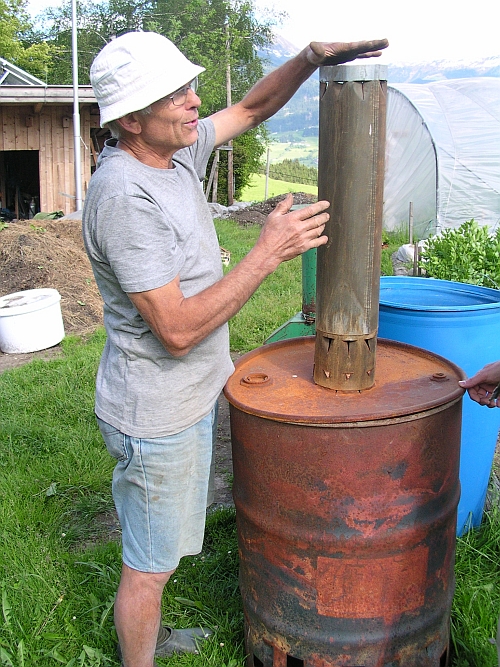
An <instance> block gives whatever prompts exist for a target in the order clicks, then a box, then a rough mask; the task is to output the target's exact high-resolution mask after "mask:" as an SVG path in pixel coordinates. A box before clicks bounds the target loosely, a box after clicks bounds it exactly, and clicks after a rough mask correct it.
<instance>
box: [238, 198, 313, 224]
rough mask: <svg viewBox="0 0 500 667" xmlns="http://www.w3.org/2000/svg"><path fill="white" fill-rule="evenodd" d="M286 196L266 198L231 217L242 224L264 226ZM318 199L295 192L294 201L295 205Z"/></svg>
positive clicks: (310, 202)
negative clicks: (270, 214)
mask: <svg viewBox="0 0 500 667" xmlns="http://www.w3.org/2000/svg"><path fill="white" fill-rule="evenodd" d="M285 197H286V195H278V196H277V197H271V199H266V201H263V202H259V203H258V204H253V205H252V206H249V207H248V208H244V209H241V210H240V211H235V212H234V213H232V214H231V219H232V220H236V221H237V222H238V223H239V224H240V225H261V226H262V225H263V224H264V223H265V221H266V218H267V216H268V215H269V213H271V211H272V210H273V209H274V208H275V207H276V205H277V204H278V203H279V202H280V201H283V199H285ZM316 201H318V198H317V197H315V196H314V195H310V194H307V193H305V192H294V193H293V203H294V205H295V206H296V205H298V204H313V203H314V202H316Z"/></svg>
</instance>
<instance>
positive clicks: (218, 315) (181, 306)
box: [129, 248, 276, 357]
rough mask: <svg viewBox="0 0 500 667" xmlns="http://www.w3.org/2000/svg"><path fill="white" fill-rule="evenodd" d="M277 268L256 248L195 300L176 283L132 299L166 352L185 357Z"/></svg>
mask: <svg viewBox="0 0 500 667" xmlns="http://www.w3.org/2000/svg"><path fill="white" fill-rule="evenodd" d="M274 268H276V267H275V266H274V265H273V264H272V263H271V262H269V261H268V260H267V259H266V258H265V257H264V256H263V255H262V253H260V252H259V250H258V248H253V249H252V250H251V251H250V252H249V254H248V255H247V256H246V257H244V258H243V259H242V261H241V262H240V263H239V264H237V265H236V266H235V267H234V268H233V269H232V270H231V271H230V272H229V273H227V274H226V275H225V276H224V277H223V278H222V279H221V280H219V281H217V282H216V283H214V284H213V285H211V286H210V287H208V288H206V289H204V290H203V291H202V292H199V293H198V294H195V295H193V296H190V297H184V295H183V294H182V291H181V290H180V286H179V281H178V280H175V281H173V282H172V283H169V284H168V285H165V286H164V287H162V288H159V289H156V290H153V291H151V292H142V293H136V294H129V297H130V299H131V301H132V302H133V303H134V305H135V306H136V308H137V309H138V311H139V312H140V313H141V315H142V317H143V319H144V320H145V321H146V322H147V323H148V325H149V326H150V328H151V330H152V331H153V333H154V334H155V336H156V337H157V338H158V339H159V340H160V342H161V343H162V344H163V346H164V347H165V349H166V350H168V352H170V354H172V356H174V357H182V356H184V355H185V354H187V353H188V352H189V351H190V350H191V349H192V348H193V347H195V346H196V345H198V344H199V343H201V341H202V340H204V339H205V338H206V337H207V336H209V335H210V334H211V333H212V332H213V331H215V329H217V328H218V327H220V326H222V325H223V324H225V323H226V322H227V321H228V320H230V319H231V317H233V316H234V315H235V314H236V313H237V312H238V311H239V310H240V309H241V308H242V307H243V306H244V304H245V303H246V302H247V301H248V299H249V298H250V297H251V296H252V294H253V293H254V292H255V290H256V289H257V288H258V287H259V285H260V284H261V283H262V282H263V280H264V279H265V278H266V277H267V276H268V275H269V274H270V273H272V271H273V270H274Z"/></svg>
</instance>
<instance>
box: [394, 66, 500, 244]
mask: <svg viewBox="0 0 500 667" xmlns="http://www.w3.org/2000/svg"><path fill="white" fill-rule="evenodd" d="M387 107H388V108H387V147H386V166H385V169H386V173H385V192H384V200H385V202H384V227H385V228H386V229H388V230H394V229H399V228H401V227H402V226H404V227H407V226H408V216H409V205H410V202H413V215H414V230H415V234H416V235H417V236H418V238H426V237H427V236H429V234H434V233H436V232H438V231H440V230H442V229H445V228H449V227H451V228H456V227H459V226H460V225H461V224H462V223H463V222H465V221H466V220H470V219H471V218H474V219H475V220H476V221H477V222H478V223H479V224H482V225H488V226H489V227H490V228H496V226H497V225H498V224H499V222H500V169H499V165H500V78H493V77H478V78H471V79H450V80H445V81H437V82H433V83H429V84H391V85H390V86H389V88H388V105H387Z"/></svg>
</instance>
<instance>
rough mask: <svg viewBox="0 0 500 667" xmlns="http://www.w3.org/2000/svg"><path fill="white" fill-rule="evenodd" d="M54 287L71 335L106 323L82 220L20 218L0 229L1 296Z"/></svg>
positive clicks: (79, 333) (65, 326) (88, 331)
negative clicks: (82, 228) (83, 232)
mask: <svg viewBox="0 0 500 667" xmlns="http://www.w3.org/2000/svg"><path fill="white" fill-rule="evenodd" d="M42 287H51V288H53V289H56V290H57V291H58V292H59V294H60V295H61V311H62V316H63V320H64V329H65V331H66V333H67V334H77V335H85V334H88V333H90V332H91V331H93V330H94V329H95V328H96V327H97V326H99V325H100V324H102V300H101V296H100V294H99V290H98V289H97V285H96V283H95V280H94V276H93V274H92V268H91V266H90V262H89V260H88V257H87V255H86V253H85V248H84V246H83V239H82V233H81V222H80V221H78V220H62V219H61V220H20V221H17V222H11V223H9V225H8V227H6V228H4V229H2V230H1V231H0V296H4V295H5V294H12V293H13V292H20V291H21V290H28V289H39V288H42Z"/></svg>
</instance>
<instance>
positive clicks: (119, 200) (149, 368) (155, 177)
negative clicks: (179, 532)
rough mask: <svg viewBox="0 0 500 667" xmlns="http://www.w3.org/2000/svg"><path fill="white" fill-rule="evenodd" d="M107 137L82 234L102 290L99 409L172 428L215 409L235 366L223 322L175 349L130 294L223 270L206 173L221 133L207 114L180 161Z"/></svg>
mask: <svg viewBox="0 0 500 667" xmlns="http://www.w3.org/2000/svg"><path fill="white" fill-rule="evenodd" d="M115 143H116V142H115V141H114V140H110V141H109V142H107V144H106V146H105V148H104V150H103V152H102V153H101V156H100V159H99V163H98V168H97V170H96V172H95V174H94V175H93V176H92V179H91V182H90V186H89V189H88V192H87V196H86V198H85V206H84V209H83V236H84V241H85V246H86V248H87V253H88V255H89V257H90V261H91V263H92V268H93V271H94V275H95V278H96V281H97V285H98V287H99V290H100V292H101V295H102V298H103V300H104V324H105V327H106V331H107V335H108V338H107V342H106V346H105V349H104V352H103V355H102V359H101V363H100V366H99V371H98V374H97V386H96V403H95V410H96V414H97V416H98V417H100V418H101V419H103V420H104V421H106V422H108V423H110V424H111V425H112V426H115V427H116V428H118V429H119V430H120V431H122V432H124V433H127V434H128V435H131V436H133V437H161V436H165V435H172V434H174V433H178V432H179V431H182V430H184V429H185V428H188V427H189V426H192V425H193V424H195V423H196V422H197V421H199V420H200V419H202V418H203V417H205V416H206V415H207V414H208V413H209V412H210V410H211V409H212V407H213V405H214V403H215V401H216V400H217V397H218V395H219V393H220V391H221V389H222V387H223V386H224V384H225V383H226V380H227V379H228V377H229V375H230V374H231V373H232V372H233V370H234V368H233V364H232V361H231V358H230V356H229V335H228V328H227V325H224V326H222V327H219V328H218V329H216V330H215V331H214V332H213V333H212V334H210V335H209V336H208V337H207V338H205V339H204V340H203V341H202V342H201V343H200V344H199V345H197V346H196V347H195V348H193V349H192V350H191V351H190V352H189V353H188V354H186V355H185V356H183V357H177V358H175V357H173V356H172V355H170V354H169V353H168V352H167V350H166V349H165V348H164V347H163V345H162V344H161V343H160V341H159V340H158V339H157V338H156V336H155V335H154V334H153V333H152V331H151V330H150V328H149V327H148V325H147V324H146V322H145V321H144V320H143V319H142V317H141V316H140V314H139V313H138V311H137V309H136V308H135V307H134V305H133V304H132V302H131V301H130V299H129V298H128V296H127V292H143V291H147V290H151V289H155V288H157V287H162V286H163V285H166V284H167V283H169V282H170V281H171V280H173V279H174V278H175V277H176V276H177V275H179V276H180V286H181V290H182V293H183V294H184V296H185V297H189V296H192V295H193V294H197V293H199V292H201V291H202V290H204V289H206V288H207V287H209V286H210V285H212V284H213V283H215V282H216V281H217V280H219V279H220V278H221V277H222V264H221V257H220V248H219V243H218V240H217V234H216V232H215V229H214V225H213V222H212V217H211V215H210V211H209V209H208V206H207V202H206V199H205V196H204V194H203V189H202V185H201V179H202V178H203V175H204V173H205V169H206V165H207V161H208V158H209V156H210V153H211V151H212V149H213V147H214V143H215V130H214V126H213V123H212V122H211V121H210V120H204V121H201V122H200V123H199V138H198V140H197V141H196V143H195V144H194V145H193V146H191V147H189V148H185V149H182V150H180V151H178V152H177V153H176V154H175V155H174V158H173V162H174V165H175V168H173V169H155V168H153V167H148V166H146V165H144V164H142V163H141V162H139V161H138V160H136V159H135V158H133V157H132V156H131V155H129V154H128V153H126V152H125V151H122V150H120V149H119V148H116V146H115V145H114V144H115Z"/></svg>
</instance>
